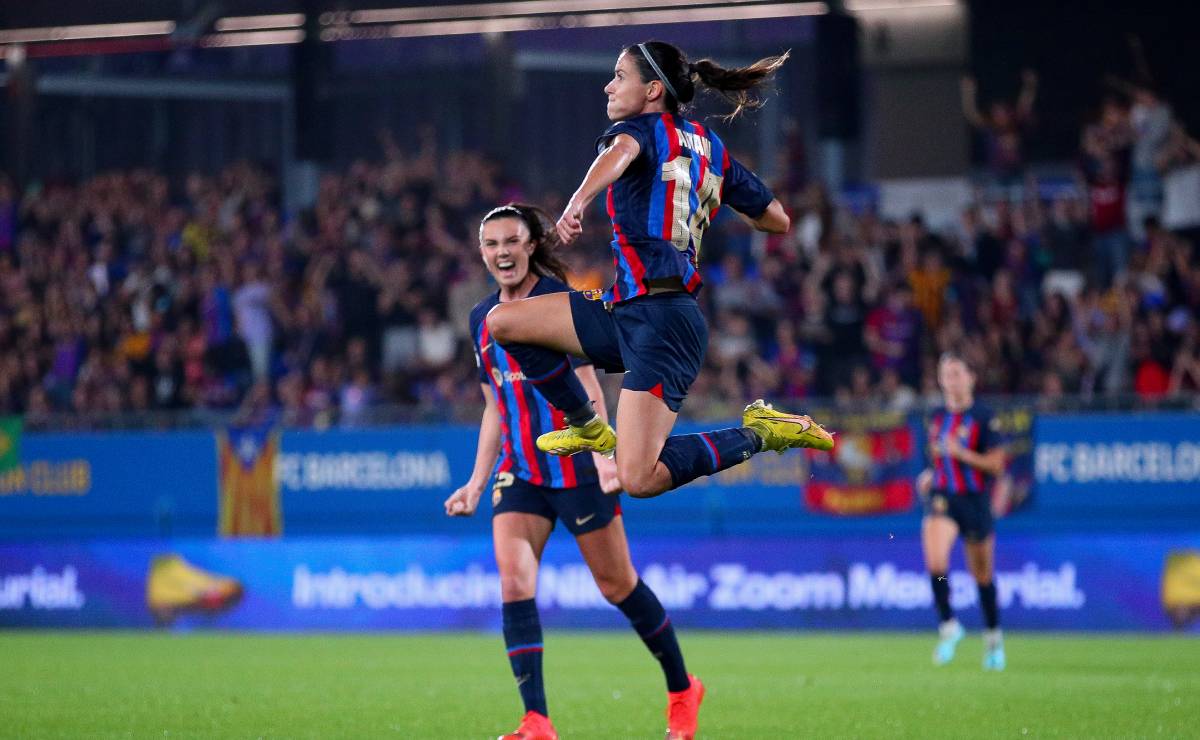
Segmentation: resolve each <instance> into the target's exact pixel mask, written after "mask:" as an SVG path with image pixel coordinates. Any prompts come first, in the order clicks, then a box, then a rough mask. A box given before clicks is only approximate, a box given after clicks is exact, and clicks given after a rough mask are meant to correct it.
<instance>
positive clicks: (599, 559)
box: [575, 516, 638, 604]
mask: <svg viewBox="0 0 1200 740" xmlns="http://www.w3.org/2000/svg"><path fill="white" fill-rule="evenodd" d="M575 542H576V543H578V545H579V552H580V554H582V555H583V561H584V562H585V563H587V566H588V570H590V571H591V572H592V577H593V578H594V579H596V586H597V587H599V589H600V593H601V594H602V595H603V596H604V598H605V599H607V600H608V601H609V603H612V604H619V603H620V602H622V601H624V600H625V597H627V596H629V594H630V593H632V592H633V589H634V587H635V586H637V579H638V575H637V570H635V569H634V567H633V560H632V559H631V558H630V557H629V540H628V539H626V537H625V522H624V520H623V518H622V517H620V516H616V517H613V520H612V521H611V522H609V523H608V524H607V525H606V526H604V527H601V528H600V529H597V530H594V531H592V532H588V533H587V534H581V535H579V536H578V537H576V538H575Z"/></svg>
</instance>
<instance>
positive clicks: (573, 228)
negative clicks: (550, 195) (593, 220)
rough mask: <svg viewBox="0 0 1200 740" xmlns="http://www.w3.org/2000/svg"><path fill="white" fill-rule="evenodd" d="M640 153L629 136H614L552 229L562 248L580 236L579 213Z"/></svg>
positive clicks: (638, 147)
mask: <svg viewBox="0 0 1200 740" xmlns="http://www.w3.org/2000/svg"><path fill="white" fill-rule="evenodd" d="M641 151H642V147H641V145H639V144H638V143H637V140H636V139H634V138H633V137H632V136H630V135H629V134H617V135H616V137H614V138H613V141H612V144H611V145H610V146H609V147H608V148H607V149H605V150H604V151H602V152H600V154H599V156H597V157H596V159H595V161H594V162H592V166H591V167H589V168H588V172H587V175H585V176H584V178H583V182H582V183H580V185H579V188H578V189H577V190H576V191H575V194H574V195H572V196H571V200H570V201H569V202H568V203H567V207H566V208H565V209H563V214H562V216H561V217H560V218H559V219H558V223H557V224H556V225H555V228H556V229H557V230H558V236H559V238H560V239H562V242H563V244H570V243H571V242H573V241H575V240H576V239H578V238H579V235H580V234H582V233H583V212H584V211H585V210H587V207H588V206H589V205H591V203H592V201H593V200H595V199H596V196H597V195H599V194H600V193H603V192H604V191H605V190H607V189H608V186H609V185H612V184H613V183H614V182H616V181H617V180H618V179H619V178H620V177H621V175H623V174H625V170H626V169H628V168H629V165H630V164H632V163H633V160H635V159H637V158H638V155H639V154H641Z"/></svg>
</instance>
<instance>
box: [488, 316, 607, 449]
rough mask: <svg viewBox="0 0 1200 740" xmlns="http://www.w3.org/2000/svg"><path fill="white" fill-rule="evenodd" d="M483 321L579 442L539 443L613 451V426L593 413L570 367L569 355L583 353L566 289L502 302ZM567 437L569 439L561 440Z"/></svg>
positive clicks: (548, 446)
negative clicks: (564, 291) (570, 444)
mask: <svg viewBox="0 0 1200 740" xmlns="http://www.w3.org/2000/svg"><path fill="white" fill-rule="evenodd" d="M487 325H488V330H489V332H490V333H491V336H492V337H493V338H494V339H495V340H496V341H497V342H499V343H500V346H502V347H504V350H505V351H506V352H507V353H508V354H510V355H512V356H513V357H514V358H515V359H516V360H517V362H518V363H519V364H520V365H521V367H522V368H523V369H524V373H525V379H526V380H527V381H528V382H529V383H530V384H532V385H533V386H534V387H535V388H537V390H538V392H540V393H541V394H542V395H543V396H544V397H545V398H546V400H547V401H549V402H550V404H551V405H552V406H554V407H555V408H557V409H558V410H560V411H562V412H563V414H565V415H566V417H567V423H568V424H569V425H570V428H569V429H568V430H564V431H566V432H567V433H568V435H569V436H571V437H572V438H577V441H578V442H579V445H578V446H576V447H571V448H569V449H568V448H561V447H555V446H553V445H554V443H555V440H554V439H547V440H546V441H545V442H543V441H542V440H539V441H538V447H539V448H540V449H542V450H543V451H544V452H559V453H560V454H574V453H576V452H581V451H584V450H591V451H592V452H599V453H601V454H611V453H612V450H613V447H614V446H615V444H616V437H615V435H614V434H613V430H612V427H610V426H609V425H608V424H607V423H605V422H604V420H603V419H601V418H600V417H599V416H597V415H596V412H595V409H593V408H592V404H591V401H589V400H588V396H587V393H586V392H584V390H583V386H582V385H580V383H579V379H578V378H577V377H576V376H575V373H574V372H573V371H572V369H571V359H570V357H569V356H568V355H574V356H576V357H583V356H584V352H583V348H582V346H581V345H580V342H579V337H578V336H576V334H575V324H574V321H573V319H572V317H571V302H570V300H569V299H568V294H567V293H553V294H550V295H540V296H534V297H532V298H526V299H524V300H521V301H512V302H510V303H503V304H501V305H498V306H496V307H495V308H494V309H492V311H491V313H489V314H488V316H487ZM559 436H560V437H561V436H564V435H559ZM565 441H568V440H560V441H559V442H560V443H561V442H565Z"/></svg>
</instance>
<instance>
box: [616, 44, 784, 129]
mask: <svg viewBox="0 0 1200 740" xmlns="http://www.w3.org/2000/svg"><path fill="white" fill-rule="evenodd" d="M642 46H645V47H646V50H647V51H648V52H650V55H651V56H652V57H653V58H654V63H655V64H657V65H658V68H659V69H661V70H662V73H663V77H666V79H667V82H668V83H669V85H667V87H672V88H674V89H675V93H677V94H678V97H676V95H675V94H672V93H671V91H670V90H667V91H666V103H667V110H669V111H670V112H672V113H678V112H679V109H680V106H686V105H687V104H688V103H691V102H692V100H693V99H694V98H695V97H696V89H697V86H698V85H703V86H704V87H706V88H708V89H710V90H712V91H713V92H715V93H717V94H718V95H720V96H721V97H722V98H724V99H725V100H726V101H727V102H729V103H731V104H732V105H733V106H734V108H733V110H732V111H730V112H729V113H728V114H726V115H725V116H724V118H725V120H731V119H733V118H736V117H737V116H738V115H739V114H741V112H742V111H745V110H756V109H758V108H761V107H763V103H764V102H766V101H764V100H763V98H762V97H761V96H760V95H758V94H757V93H758V89H759V88H760V87H761V86H762V85H763V84H764V83H765V82H766V81H767V80H768V79H769V78H770V77H771V75H773V74H775V71H776V70H777V69H779V68H780V67H781V66H783V63H784V62H786V61H787V59H788V56H789V55H790V54H791V52H787V51H785V52H784V53H783V54H780V55H779V56H774V57H765V58H763V59H759V60H758V61H757V62H755V63H754V64H751V65H750V66H748V67H732V68H728V69H727V68H725V67H722V66H721V65H719V64H717V63H716V62H714V61H713V60H711V59H701V60H700V61H698V62H689V61H688V58H687V55H686V54H684V53H683V50H682V49H680V48H679V47H677V46H675V45H674V44H668V43H667V42H665V41H646V42H644V43H642V44H634V45H633V46H627V47H625V49H624V51H625V53H626V54H628V55H629V57H630V58H631V59H633V61H634V63H635V64H637V68H638V73H639V74H640V75H641V77H642V82H653V81H655V80H659V81H662V78H661V77H659V75H658V72H656V71H655V70H654V66H653V65H652V64H650V62H649V60H647V59H646V56H645V54H643V53H642V50H641V47H642Z"/></svg>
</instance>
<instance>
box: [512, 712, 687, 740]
mask: <svg viewBox="0 0 1200 740" xmlns="http://www.w3.org/2000/svg"><path fill="white" fill-rule="evenodd" d="M693 723H694V721H693ZM496 740H558V733H557V732H555V731H554V725H553V724H551V723H550V718H549V717H547V716H546V715H544V714H538V713H537V712H535V711H533V710H530V711H528V712H526V713H525V716H524V717H523V718H522V719H521V726H520V727H518V728H517V729H516V730H515V731H513V732H511V733H509V734H507V735H501V736H500V737H498V738H496Z"/></svg>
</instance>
